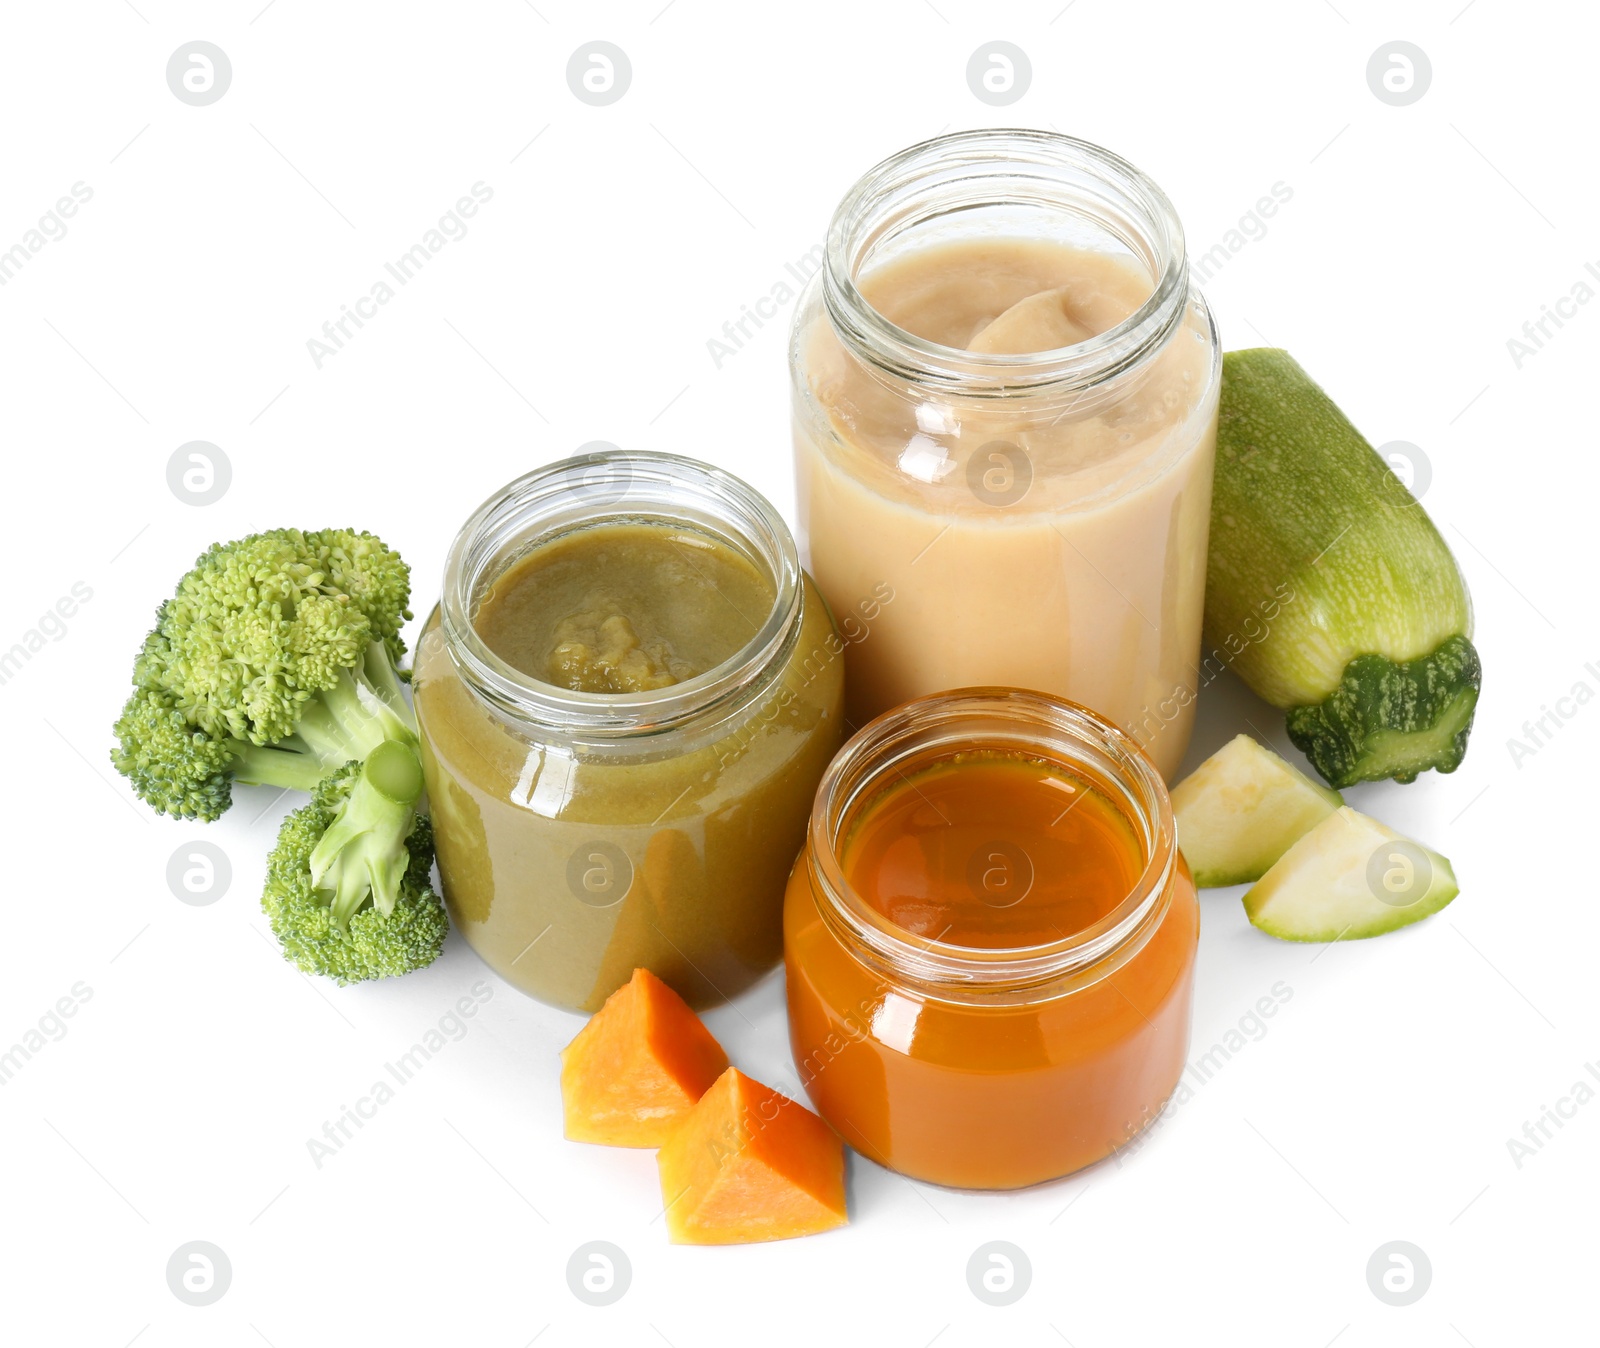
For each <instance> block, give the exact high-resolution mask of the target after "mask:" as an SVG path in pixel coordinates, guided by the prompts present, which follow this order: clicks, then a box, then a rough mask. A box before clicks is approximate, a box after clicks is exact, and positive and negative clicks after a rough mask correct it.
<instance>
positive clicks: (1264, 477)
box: [1205, 348, 1482, 788]
mask: <svg viewBox="0 0 1600 1348" xmlns="http://www.w3.org/2000/svg"><path fill="white" fill-rule="evenodd" d="M1205 630H1206V645H1207V649H1208V651H1209V652H1210V654H1209V655H1208V662H1221V663H1222V664H1224V665H1227V666H1229V667H1231V668H1233V669H1234V670H1236V671H1237V672H1238V673H1239V675H1240V676H1241V677H1242V678H1243V679H1244V681H1245V682H1246V683H1248V684H1249V685H1250V687H1251V688H1253V689H1255V691H1256V692H1257V693H1259V694H1260V695H1261V696H1262V697H1263V698H1265V699H1266V700H1267V701H1268V702H1270V703H1272V704H1273V705H1274V706H1277V707H1283V708H1286V709H1287V712H1288V715H1287V727H1288V732H1289V738H1290V739H1291V740H1293V741H1294V743H1295V744H1296V745H1297V746H1298V747H1299V748H1300V749H1301V750H1302V751H1303V752H1304V753H1305V755H1306V757H1307V758H1309V759H1310V760H1311V763H1312V765H1313V766H1314V767H1315V768H1316V769H1317V771H1318V772H1320V773H1321V774H1322V776H1323V777H1324V778H1326V779H1327V781H1328V783H1329V784H1330V785H1332V786H1334V787H1341V788H1342V787H1346V786H1349V785H1351V784H1352V783H1354V782H1361V781H1376V780H1379V779H1381V778H1386V777H1392V778H1394V779H1395V780H1396V781H1401V782H1409V781H1412V780H1413V779H1414V778H1415V777H1416V775H1417V774H1418V773H1419V772H1424V771H1426V770H1427V769H1429V768H1433V769H1436V770H1437V771H1439V772H1453V771H1455V769H1456V767H1457V766H1458V765H1459V764H1460V762H1461V758H1462V755H1463V754H1465V753H1466V749H1467V735H1468V732H1469V731H1470V730H1471V729H1472V715H1473V711H1474V709H1475V708H1476V706H1477V702H1478V688H1479V685H1480V682H1481V679H1482V674H1481V670H1480V667H1479V663H1478V653H1477V651H1476V650H1474V649H1473V645H1472V641H1471V636H1472V602H1471V600H1470V598H1469V597H1468V595H1467V587H1466V583H1465V581H1464V580H1463V579H1462V576H1461V571H1460V569H1459V568H1458V567H1457V566H1456V561H1455V558H1454V557H1453V556H1452V555H1451V553H1450V549H1449V547H1448V546H1446V544H1445V541H1444V539H1443V538H1442V537H1440V535H1439V531H1438V529H1436V528H1435V527H1434V524H1433V521H1432V520H1430V519H1429V518H1428V515H1427V512H1426V511H1424V510H1423V508H1422V506H1421V505H1419V504H1418V503H1417V500H1416V498H1415V497H1413V496H1412V495H1411V493H1410V492H1409V491H1408V490H1407V489H1406V488H1405V486H1404V485H1403V484H1402V483H1401V482H1400V480H1399V479H1398V478H1397V477H1396V476H1395V475H1394V472H1393V471H1392V470H1391V469H1390V467H1389V465H1388V464H1387V463H1385V462H1384V461H1383V459H1382V458H1381V457H1380V456H1379V455H1378V453H1377V451H1376V450H1374V449H1373V448H1372V446H1371V445H1369V444H1368V443H1367V441H1366V440H1365V439H1364V438H1362V435H1361V433H1360V432H1359V431H1358V430H1356V428H1355V427H1354V426H1352V425H1351V424H1350V422H1349V421H1348V420H1347V419H1346V417H1345V415H1344V414H1343V413H1342V412H1341V411H1340V410H1339V409H1338V408H1337V407H1336V406H1334V404H1333V401H1332V400H1331V399H1330V398H1329V397H1328V395H1327V394H1326V393H1324V392H1323V391H1322V390H1321V389H1320V388H1319V387H1318V386H1317V385H1316V383H1315V382H1313V380H1312V379H1311V377H1310V376H1309V375H1308V374H1306V372H1305V371H1304V370H1303V369H1301V368H1300V366H1299V364H1298V363H1297V362H1296V361H1295V360H1294V358H1293V357H1292V356H1290V355H1289V353H1288V352H1287V351H1279V350H1274V349H1270V348H1260V349H1257V350H1252V351H1230V352H1229V353H1227V354H1226V355H1225V356H1224V357H1223V360H1222V402H1221V408H1220V411H1219V413H1218V425H1217V470H1216V485H1215V489H1214V491H1213V495H1212V506H1211V552H1210V561H1209V566H1208V571H1207V575H1206V610H1205Z"/></svg>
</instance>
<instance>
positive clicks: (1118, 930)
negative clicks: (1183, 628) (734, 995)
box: [784, 688, 1200, 1189]
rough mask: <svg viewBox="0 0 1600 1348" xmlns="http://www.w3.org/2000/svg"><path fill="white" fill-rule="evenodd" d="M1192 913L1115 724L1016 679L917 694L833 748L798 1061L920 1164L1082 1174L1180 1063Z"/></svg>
mask: <svg viewBox="0 0 1600 1348" xmlns="http://www.w3.org/2000/svg"><path fill="white" fill-rule="evenodd" d="M1199 916H1200V914H1199V905H1198V903H1197V901H1196V895H1195V888H1194V883H1193V881H1192V879H1191V878H1190V875H1189V872H1188V868H1187V866H1186V865H1185V863H1184V861H1183V859H1182V857H1181V855H1180V854H1179V852H1178V848H1177V844H1176V840H1175V837H1174V829H1173V822H1172V807H1171V803H1170V801H1169V800H1168V798H1167V792H1166V788H1165V786H1164V785H1163V784H1162V780H1161V776H1160V774H1159V773H1157V771H1156V770H1155V768H1154V766H1153V765H1152V764H1151V762H1150V760H1149V759H1148V758H1146V757H1145V755H1144V754H1143V753H1142V752H1141V751H1140V749H1139V748H1138V747H1137V745H1135V744H1134V742H1133V741H1132V740H1131V739H1130V738H1129V737H1128V736H1127V735H1126V734H1124V733H1123V732H1122V731H1121V730H1119V729H1117V728H1116V727H1115V726H1113V725H1112V724H1111V723H1110V722H1108V721H1106V720H1104V719H1102V718H1101V717H1099V716H1097V715H1096V714H1094V713H1093V712H1090V711H1088V710H1086V709H1084V708H1082V707H1079V706H1077V705H1076V704H1073V703H1070V702H1065V701H1061V700H1057V699H1055V698H1051V697H1047V696H1045V695H1043V694H1038V693H1027V692H1019V691H1015V690H1010V689H1000V688H979V689H965V690H961V691H959V692H954V693H945V694H939V695H936V696H933V697H926V698H920V699H918V700H916V701H914V702H910V703H907V704H905V705H904V706H902V707H899V708H897V709H896V710H894V711H892V712H889V713H887V714H886V715H884V716H881V717H879V718H878V719H877V720H876V721H873V722H872V723H871V724H870V725H868V726H867V727H865V728H864V729H863V730H862V731H860V732H859V733H858V734H857V735H856V736H855V737H854V738H853V739H851V740H850V742H849V743H848V744H847V745H846V746H845V748H844V749H843V750H842V751H841V752H840V754H839V756H838V757H837V758H835V759H834V761H833V763H832V765H831V766H830V767H829V769H828V771H827V773H826V774H825V775H824V777H823V779H822V784H821V786H820V787H819V789H818V792H817V800H816V805H815V807H814V809H813V812H812V818H811V825H810V831H809V835H808V839H807V843H806V848H805V850H804V852H802V854H801V857H800V860H799V861H798V862H797V863H796V865H795V868H794V871H793V873H792V874H791V875H790V878H789V889H788V894H787V897H786V900H785V910H784V952H785V962H786V966H787V973H788V998H789V1027H790V1037H791V1043H792V1047H793V1050H794V1057H795V1062H796V1065H797V1067H798V1069H799V1073H800V1078H801V1080H802V1081H803V1082H804V1083H805V1085H806V1089H807V1091H808V1092H809V1094H810V1096H811V1099H812V1101H813V1103H814V1104H815V1105H816V1107H817V1109H818V1111H819V1112H820V1113H821V1114H822V1116H823V1117H824V1118H825V1119H827V1120H828V1122H829V1123H831V1124H832V1125H833V1126H834V1128H836V1129H837V1130H838V1131H839V1133H840V1134H841V1135H842V1136H843V1137H844V1138H845V1140H846V1141H847V1142H849V1143H850V1144H851V1145H852V1146H853V1147H855V1148H856V1149H857V1150H858V1151H860V1152H861V1153H862V1154H863V1155H865V1156H867V1157H869V1158H871V1159H872V1160H875V1161H878V1162H879V1163H881V1164H883V1165H886V1166H888V1167H889V1168H891V1169H893V1170H897V1171H900V1172H901V1173H903V1174H906V1175H910V1176H912V1177H914V1178H917V1179H923V1180H929V1181H932V1182H933V1183H937V1184H946V1185H952V1186H956V1187H961V1188H973V1189H1011V1188H1018V1187H1021V1186H1023V1185H1027V1184H1034V1183H1037V1182H1039V1181H1042V1180H1048V1179H1054V1178H1056V1177H1058V1176H1061V1175H1066V1174H1070V1173H1071V1172H1072V1171H1074V1170H1078V1169H1081V1168H1082V1167H1083V1166H1086V1165H1089V1164H1091V1163H1093V1162H1095V1161H1098V1160H1100V1159H1101V1158H1102V1157H1104V1156H1106V1155H1107V1154H1109V1153H1110V1152H1112V1151H1114V1150H1115V1149H1116V1148H1117V1147H1119V1146H1121V1145H1122V1144H1123V1143H1125V1142H1127V1141H1129V1140H1130V1139H1131V1138H1132V1137H1134V1136H1135V1135H1136V1134H1137V1133H1138V1132H1139V1131H1141V1130H1142V1129H1143V1128H1144V1127H1145V1126H1146V1125H1148V1124H1149V1123H1150V1122H1151V1121H1152V1120H1153V1119H1154V1118H1155V1117H1156V1116H1157V1115H1158V1114H1159V1113H1160V1111H1161V1109H1162V1107H1163V1105H1164V1104H1165V1102H1166V1100H1167V1098H1168V1097H1169V1096H1170V1095H1171V1093H1172V1091H1173V1089H1174V1087H1175V1086H1176V1085H1177V1082H1178V1078H1179V1076H1180V1074H1181V1073H1182V1071H1183V1065H1184V1060H1185V1055H1186V1053H1187V1049H1188V1041H1189V1022H1190V1014H1191V1007H1192V1000H1193V971H1194V959H1195V950H1196V947H1197V944H1198V940H1199Z"/></svg>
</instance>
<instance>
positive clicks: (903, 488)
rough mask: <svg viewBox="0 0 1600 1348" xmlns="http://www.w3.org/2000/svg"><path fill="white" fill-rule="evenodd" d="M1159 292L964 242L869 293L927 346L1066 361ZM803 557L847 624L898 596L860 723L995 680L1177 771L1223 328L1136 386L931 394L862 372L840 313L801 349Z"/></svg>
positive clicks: (1109, 274)
mask: <svg viewBox="0 0 1600 1348" xmlns="http://www.w3.org/2000/svg"><path fill="white" fill-rule="evenodd" d="M1152 284H1153V283H1152V279H1151V277H1150V276H1149V274H1148V273H1147V272H1146V271H1145V270H1144V268H1143V267H1142V266H1140V265H1139V264H1138V263H1137V262H1136V261H1135V260H1133V259H1132V258H1131V257H1128V256H1126V255H1113V254H1111V253H1107V252H1097V251H1090V250H1086V249H1083V248H1079V247H1075V246H1071V245H1068V244H1066V243H1061V242H1055V241H1051V240H1044V239H1039V240H1035V239H1023V238H1005V237H1000V238H993V237H988V238H965V239H953V240H949V241H947V242H942V243H938V244H934V245H929V246H924V247H921V248H918V249H917V250H915V251H911V252H905V253H902V254H901V255H899V256H896V257H892V258H891V259H889V260H888V261H886V262H884V263H881V264H878V265H876V266H874V267H872V268H871V269H869V270H868V271H867V272H866V273H865V274H864V275H862V276H861V277H859V278H858V279H857V286H858V288H859V290H860V291H861V294H862V296H863V297H864V299H865V300H866V301H867V303H868V304H870V305H871V307H872V308H874V309H876V310H877V311H878V312H879V313H880V314H881V315H883V316H884V317H885V318H887V319H889V320H890V321H891V322H892V323H894V324H895V325H896V326H897V327H899V328H901V329H904V330H905V331H906V332H909V333H911V334H913V335H914V336H916V337H919V338H922V339H924V340H925V341H930V342H936V343H938V344H939V345H941V346H943V347H947V348H956V349H959V350H966V351H972V352H980V353H985V354H989V355H997V354H998V355H1023V354H1028V353H1037V352H1044V351H1055V350H1056V349H1058V348H1061V347H1068V346H1073V345H1076V344H1078V343H1081V342H1085V341H1088V340H1090V339H1092V338H1094V337H1096V336H1097V335H1099V334H1101V333H1104V332H1107V331H1108V330H1109V329H1112V328H1114V327H1116V325H1117V324H1119V323H1121V322H1122V321H1123V320H1124V319H1126V318H1128V317H1129V316H1130V315H1132V314H1133V313H1134V312H1135V311H1136V310H1138V309H1139V308H1140V306H1141V305H1143V303H1144V302H1145V300H1146V299H1147V298H1148V297H1149V296H1150V294H1151V291H1152ZM795 356H796V360H797V363H798V371H799V373H798V376H797V377H798V379H799V380H800V389H799V393H800V396H799V398H798V399H797V425H796V439H797V464H798V488H799V495H800V518H801V531H802V544H803V546H804V547H805V548H806V549H807V555H808V556H809V559H810V567H811V570H812V573H813V574H814V576H815V577H816V580H817V583H818V585H819V587H820V588H821V589H822V592H823V593H824V594H825V595H826V596H827V598H828V600H829V602H830V604H832V606H833V607H834V610H835V612H836V613H849V612H854V611H857V609H858V605H859V604H860V601H862V600H863V599H864V598H866V597H867V596H871V595H873V594H875V593H881V592H882V587H884V586H885V585H887V587H888V589H889V590H891V591H892V594H893V598H892V599H891V600H890V601H889V602H888V603H886V604H884V605H882V607H881V611H879V612H878V613H877V615H876V618H875V621H874V622H873V623H872V624H871V631H870V634H869V635H868V636H866V637H865V638H864V639H862V640H859V641H857V642H855V643H853V644H852V645H851V647H850V649H849V655H848V667H847V680H846V690H847V699H848V702H849V707H850V715H851V719H852V720H854V721H855V722H856V723H858V724H859V723H860V722H861V721H862V720H864V719H866V718H868V717H871V716H875V715H877V714H878V713H879V712H882V711H884V710H886V709H888V708H889V707H892V706H895V705H896V704H898V703H900V702H903V701H906V700H907V699H909V698H911V697H915V696H919V695H921V694H925V693H930V692H936V691H939V690H942V689H948V688H955V687H961V686H966V685H973V684H1009V685H1013V686H1018V687H1025V688H1036V689H1041V690H1044V691H1047V692H1052V693H1057V694H1060V695H1064V696H1066V697H1069V698H1072V699H1073V700H1075V701H1078V702H1082V703H1085V704H1086V705H1088V706H1090V707H1092V708H1094V709H1095V710H1097V711H1100V712H1102V713H1104V714H1105V715H1107V716H1109V717H1110V718H1111V719H1113V720H1115V721H1118V722H1119V723H1121V724H1123V725H1124V726H1125V727H1126V728H1127V729H1128V730H1129V731H1130V733H1132V734H1133V735H1134V736H1135V738H1136V739H1138V740H1139V741H1140V743H1142V744H1144V745H1145V747H1146V748H1147V749H1148V750H1149V751H1150V753H1151V755H1152V757H1153V758H1154V759H1155V761H1156V764H1157V766H1158V767H1159V768H1161V769H1162V771H1163V772H1165V773H1168V774H1170V773H1171V772H1172V771H1173V770H1174V769H1175V768H1176V767H1177V764H1178V761H1179V759H1180V758H1181V757H1182V754H1183V749H1184V746H1185V744H1186V742H1187V740H1188V735H1189V729H1190V722H1191V719H1192V700H1193V689H1194V686H1195V677H1196V671H1195V669H1194V662H1195V658H1196V654H1197V651H1198V646H1199V637H1200V617H1201V601H1202V596H1203V592H1204V585H1205V573H1204V566H1205V550H1206V532H1207V523H1208V517H1209V509H1210V483H1211V467H1212V457H1213V453H1214V438H1215V416H1216V381H1215V379H1214V377H1213V360H1214V353H1213V348H1212V346H1211V343H1210V333H1209V327H1208V325H1206V324H1205V320H1204V317H1203V311H1199V312H1196V311H1194V310H1191V312H1190V313H1189V314H1188V315H1187V316H1186V318H1185V320H1184V321H1183V322H1182V323H1181V324H1180V326H1179V328H1178V329H1177V330H1176V331H1175V332H1174V333H1173V335H1172V336H1171V337H1170V338H1169V339H1168V340H1167V341H1166V343H1165V345H1164V346H1162V347H1161V348H1160V349H1159V350H1157V351H1156V352H1154V353H1153V354H1152V355H1150V356H1149V357H1147V358H1146V359H1144V360H1143V361H1141V362H1140V363H1139V364H1138V365H1137V366H1136V367H1135V368H1133V369H1131V370H1130V371H1128V372H1127V373H1125V374H1122V375H1119V376H1116V377H1114V378H1110V379H1107V380H1104V381H1102V382H1100V383H1096V384H1093V385H1091V386H1090V387H1088V388H1080V389H1078V390H1077V391H1076V392H1068V393H1065V394H1061V393H1055V394H1052V393H1051V392H1050V391H1049V390H1040V389H1028V390H1024V391H1021V392H1019V393H1016V394H1015V395H1013V396H1005V395H1003V394H1001V393H998V392H997V393H996V394H994V395H992V396H988V397H978V396H971V395H969V394H965V393H963V394H950V393H945V392H943V391H941V390H938V389H936V388H933V387H927V388H921V389H917V388H913V387H911V386H910V385H908V384H907V383H906V382H905V381H904V380H901V379H899V378H898V377H896V376H886V375H885V373H884V372H883V371H882V370H880V369H878V368H876V367H874V366H873V365H871V364H870V363H869V362H868V361H866V360H864V359H863V358H862V357H860V356H859V355H857V354H855V353H852V352H847V351H846V349H845V348H844V346H843V345H842V344H841V343H840V341H839V339H838V337H837V335H836V333H835V331H834V329H833V327H832V325H831V324H830V323H829V322H828V320H827V318H826V316H825V315H818V316H817V317H815V318H814V319H812V320H811V321H809V323H804V322H803V325H802V327H801V329H800V330H799V332H798V333H797V337H796V351H795Z"/></svg>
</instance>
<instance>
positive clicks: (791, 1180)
mask: <svg viewBox="0 0 1600 1348" xmlns="http://www.w3.org/2000/svg"><path fill="white" fill-rule="evenodd" d="M656 1165H657V1167H658V1168H659V1170H660V1172H661V1201H662V1203H663V1204H664V1205H665V1207H666V1217H667V1234H668V1235H669V1236H670V1237H671V1239H672V1241H673V1243H674V1244H677V1245H738V1244H744V1243H746V1242H750V1241H759V1240H787V1239H788V1238H789V1237H791V1236H808V1235H812V1234H814V1233H815V1232H818V1231H827V1230H831V1229H832V1228H833V1227H836V1226H843V1225H844V1224H845V1222H847V1221H848V1220H849V1217H848V1215H847V1213H846V1210H845V1192H844V1145H843V1143H841V1142H840V1141H839V1138H838V1135H837V1134H836V1133H834V1131H833V1130H832V1129H831V1128H829V1127H828V1125H827V1124H825V1123H824V1122H823V1121H822V1120H821V1119H819V1118H818V1117H817V1116H816V1115H815V1114H813V1113H812V1112H811V1111H810V1110H809V1109H806V1108H805V1107H804V1106H803V1105H798V1104H796V1103H795V1102H794V1101H793V1100H791V1099H789V1097H788V1096H786V1095H780V1094H779V1093H778V1092H777V1091H775V1090H772V1089H771V1088H770V1087H767V1086H763V1085H762V1084H761V1083H760V1082H759V1081H752V1080H751V1079H750V1078H749V1077H747V1076H745V1075H744V1073H743V1072H740V1071H739V1070H738V1069H737V1068H733V1067H730V1068H729V1069H728V1070H727V1071H726V1072H724V1073H723V1074H722V1075H721V1076H720V1077H719V1078H717V1082H716V1084H715V1085H714V1086H712V1087H711V1089H710V1090H708V1091H707V1092H706V1093H705V1094H704V1095H703V1096H701V1097H700V1103H699V1104H697V1105H696V1106H695V1107H694V1108H693V1109H692V1110H690V1112H689V1116H688V1117H687V1118H686V1119H684V1121H683V1122H682V1123H681V1124H680V1125H679V1126H678V1128H677V1130H676V1131H675V1132H674V1133H673V1135H672V1136H671V1137H670V1138H669V1139H668V1140H667V1141H666V1142H665V1143H664V1144H663V1146H662V1148H661V1150H660V1151H659V1152H658V1153H657V1154H656Z"/></svg>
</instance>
